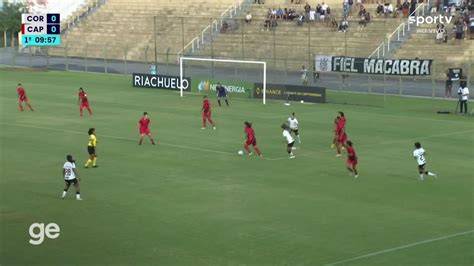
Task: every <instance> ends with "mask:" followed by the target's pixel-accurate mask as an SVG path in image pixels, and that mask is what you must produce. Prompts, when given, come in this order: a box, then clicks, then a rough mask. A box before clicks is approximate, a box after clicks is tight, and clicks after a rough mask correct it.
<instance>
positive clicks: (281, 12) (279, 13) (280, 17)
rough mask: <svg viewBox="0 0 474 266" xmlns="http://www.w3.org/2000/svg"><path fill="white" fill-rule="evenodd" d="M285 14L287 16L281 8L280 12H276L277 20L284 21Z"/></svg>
mask: <svg viewBox="0 0 474 266" xmlns="http://www.w3.org/2000/svg"><path fill="white" fill-rule="evenodd" d="M284 14H285V12H283V9H281V7H279V8H278V10H277V11H276V18H277V19H283V16H284Z"/></svg>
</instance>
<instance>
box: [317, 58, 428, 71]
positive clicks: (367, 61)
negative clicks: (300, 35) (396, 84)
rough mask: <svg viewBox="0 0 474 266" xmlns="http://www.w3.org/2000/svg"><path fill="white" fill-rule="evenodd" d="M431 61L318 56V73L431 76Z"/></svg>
mask: <svg viewBox="0 0 474 266" xmlns="http://www.w3.org/2000/svg"><path fill="white" fill-rule="evenodd" d="M432 64H433V60H431V59H383V58H361V57H347V56H320V55H318V56H316V58H315V66H316V71H317V72H330V71H331V72H345V73H359V74H369V75H394V76H429V75H431V66H432Z"/></svg>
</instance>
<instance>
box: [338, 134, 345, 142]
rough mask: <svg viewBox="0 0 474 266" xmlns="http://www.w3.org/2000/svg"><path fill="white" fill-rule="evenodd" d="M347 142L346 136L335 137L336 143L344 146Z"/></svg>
mask: <svg viewBox="0 0 474 266" xmlns="http://www.w3.org/2000/svg"><path fill="white" fill-rule="evenodd" d="M346 141H347V135H338V136H337V142H339V143H340V144H344V143H346Z"/></svg>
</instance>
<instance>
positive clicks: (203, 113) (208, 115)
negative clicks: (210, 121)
mask: <svg viewBox="0 0 474 266" xmlns="http://www.w3.org/2000/svg"><path fill="white" fill-rule="evenodd" d="M202 118H211V112H210V111H209V112H202Z"/></svg>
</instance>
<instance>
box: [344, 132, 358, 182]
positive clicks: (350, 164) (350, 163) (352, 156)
mask: <svg viewBox="0 0 474 266" xmlns="http://www.w3.org/2000/svg"><path fill="white" fill-rule="evenodd" d="M346 164H347V170H349V172H351V175H354V177H355V178H357V177H358V176H359V174H358V173H357V168H356V166H357V154H356V152H355V150H354V147H353V146H352V141H350V140H348V141H347V163H346Z"/></svg>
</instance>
